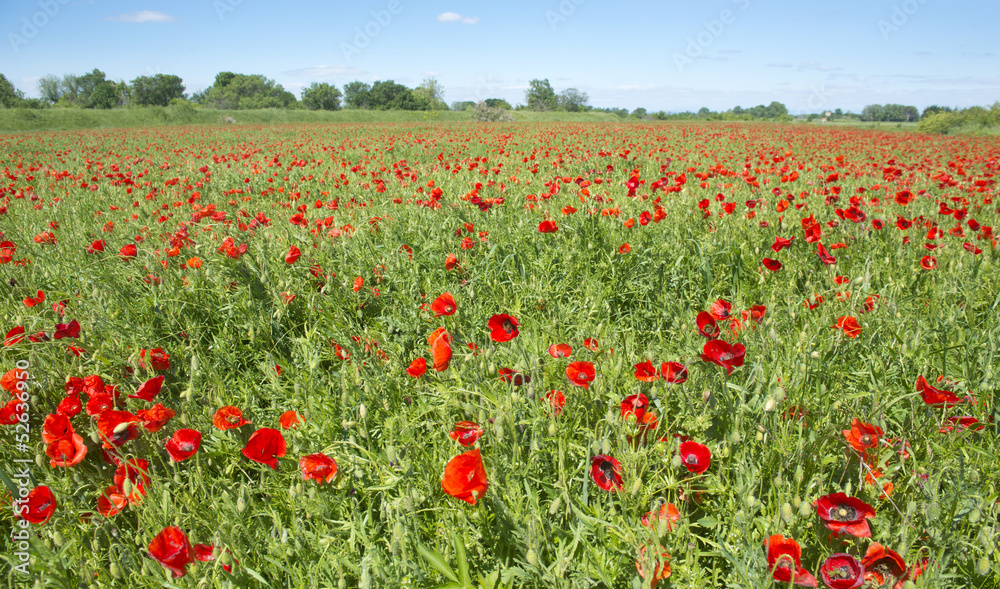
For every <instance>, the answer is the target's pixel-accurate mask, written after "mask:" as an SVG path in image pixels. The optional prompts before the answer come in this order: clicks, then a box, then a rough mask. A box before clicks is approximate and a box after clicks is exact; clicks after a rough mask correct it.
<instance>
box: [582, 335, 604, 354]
mask: <svg viewBox="0 0 1000 589" xmlns="http://www.w3.org/2000/svg"><path fill="white" fill-rule="evenodd" d="M583 347H585V348H587V349H588V350H590V351H591V352H596V351H598V350H599V349H600V348H601V344H599V343H598V342H597V339H596V338H592V337H588V338H587V339H585V340H583Z"/></svg>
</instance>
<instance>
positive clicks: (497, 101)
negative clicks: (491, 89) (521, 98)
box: [483, 98, 513, 110]
mask: <svg viewBox="0 0 1000 589" xmlns="http://www.w3.org/2000/svg"><path fill="white" fill-rule="evenodd" d="M483 102H484V103H485V104H486V106H488V107H490V108H502V109H504V110H512V109H513V107H511V105H510V103H509V102H507V101H506V100H504V99H503V98H487V99H486V100H484V101H483Z"/></svg>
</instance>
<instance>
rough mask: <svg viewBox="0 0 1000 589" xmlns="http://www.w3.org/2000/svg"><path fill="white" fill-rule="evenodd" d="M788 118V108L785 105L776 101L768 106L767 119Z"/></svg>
mask: <svg viewBox="0 0 1000 589" xmlns="http://www.w3.org/2000/svg"><path fill="white" fill-rule="evenodd" d="M784 116H788V107H786V106H785V105H784V104H782V103H780V102H778V101H774V102H772V103H771V104H769V105H767V118H769V119H776V118H778V117H784Z"/></svg>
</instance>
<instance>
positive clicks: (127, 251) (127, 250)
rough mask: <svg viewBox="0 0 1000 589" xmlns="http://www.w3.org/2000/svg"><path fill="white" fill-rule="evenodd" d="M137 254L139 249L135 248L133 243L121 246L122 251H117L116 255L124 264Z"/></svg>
mask: <svg viewBox="0 0 1000 589" xmlns="http://www.w3.org/2000/svg"><path fill="white" fill-rule="evenodd" d="M138 254H139V249H138V248H136V247H135V244H134V243H129V244H126V245H123V246H122V249H121V250H119V251H118V255H119V256H120V257H121V259H122V260H124V261H126V262H127V261H129V260H131V259H133V258H135V257H136V256H137V255H138Z"/></svg>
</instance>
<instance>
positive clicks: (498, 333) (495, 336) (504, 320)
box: [486, 313, 521, 343]
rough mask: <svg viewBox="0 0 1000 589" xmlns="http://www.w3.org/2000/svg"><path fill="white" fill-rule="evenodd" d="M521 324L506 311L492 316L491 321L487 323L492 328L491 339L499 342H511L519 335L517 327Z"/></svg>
mask: <svg viewBox="0 0 1000 589" xmlns="http://www.w3.org/2000/svg"><path fill="white" fill-rule="evenodd" d="M520 325H521V324H520V323H518V321H517V319H515V318H514V317H511V316H510V315H507V314H506V313H501V314H498V315H494V316H492V317H490V320H489V322H488V323H487V324H486V326H487V327H489V329H490V339H492V340H493V341H495V342H497V343H503V342H509V341H510V340H512V339H514V338H515V337H517V334H518V331H517V328H518V327H519V326H520Z"/></svg>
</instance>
